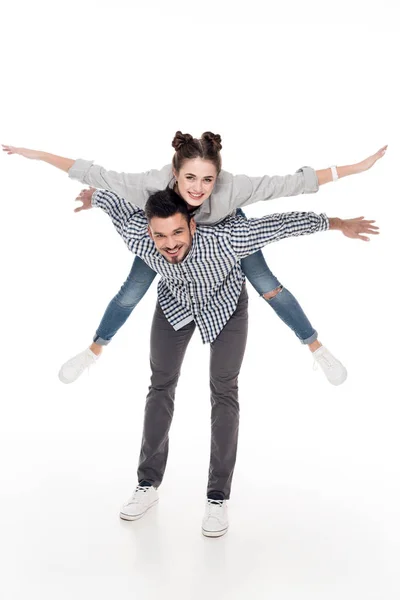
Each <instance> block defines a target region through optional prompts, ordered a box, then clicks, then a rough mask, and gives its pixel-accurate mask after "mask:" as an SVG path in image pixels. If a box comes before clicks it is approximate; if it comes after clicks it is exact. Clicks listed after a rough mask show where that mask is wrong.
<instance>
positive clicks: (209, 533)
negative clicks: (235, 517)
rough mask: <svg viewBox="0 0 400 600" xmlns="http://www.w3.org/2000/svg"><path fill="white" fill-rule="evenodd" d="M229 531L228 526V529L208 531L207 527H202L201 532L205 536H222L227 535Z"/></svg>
mask: <svg viewBox="0 0 400 600" xmlns="http://www.w3.org/2000/svg"><path fill="white" fill-rule="evenodd" d="M227 531H228V527H227V528H226V529H221V530H220V531H207V530H206V529H203V528H202V529H201V533H202V534H203V535H204V536H205V537H213V538H214V537H222V536H223V535H225V534H226V533H227Z"/></svg>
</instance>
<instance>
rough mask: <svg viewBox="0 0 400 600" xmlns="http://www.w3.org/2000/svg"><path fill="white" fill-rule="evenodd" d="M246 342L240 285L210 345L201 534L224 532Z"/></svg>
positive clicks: (244, 293) (244, 304)
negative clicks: (206, 474)
mask: <svg viewBox="0 0 400 600" xmlns="http://www.w3.org/2000/svg"><path fill="white" fill-rule="evenodd" d="M246 340H247V291H246V288H245V286H244V285H243V289H242V293H241V295H240V298H239V302H238V305H237V308H236V311H235V312H234V314H233V315H232V317H231V318H230V319H229V321H228V323H227V324H226V325H225V327H224V329H223V330H222V331H221V333H220V334H219V336H218V337H217V339H216V340H215V342H213V343H212V344H211V357H210V358H211V359H210V387H211V407H212V408H211V457H210V471H209V477H208V488H207V502H206V511H205V514H204V518H203V523H202V532H203V535H205V536H207V537H220V536H221V535H224V534H225V533H226V532H227V531H228V526H229V522H228V512H227V506H226V500H228V498H229V497H230V491H231V483H232V477H233V471H234V468H235V462H236V450H237V442H238V433H239V402H238V376H239V372H240V367H241V365H242V360H243V356H244V351H245V348H246Z"/></svg>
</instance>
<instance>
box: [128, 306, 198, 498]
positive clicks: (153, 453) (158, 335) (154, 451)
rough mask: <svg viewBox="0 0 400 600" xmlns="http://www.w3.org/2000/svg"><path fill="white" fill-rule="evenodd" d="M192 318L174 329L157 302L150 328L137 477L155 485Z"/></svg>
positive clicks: (163, 462)
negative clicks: (148, 378) (148, 377)
mask: <svg viewBox="0 0 400 600" xmlns="http://www.w3.org/2000/svg"><path fill="white" fill-rule="evenodd" d="M194 329H195V324H194V322H193V321H192V322H191V323H189V324H188V325H185V327H183V328H182V329H179V330H178V331H175V330H174V328H173V327H172V326H171V325H170V324H169V322H168V321H167V319H166V318H165V316H164V313H163V311H162V310H161V307H160V305H159V303H157V306H156V310H155V313H154V318H153V324H152V328H151V341H150V366H151V385H150V388H149V393H148V395H147V399H146V407H145V414H144V427H143V439H142V447H141V452H140V459H139V467H138V480H139V482H142V481H146V482H148V483H151V485H153V486H154V487H158V486H159V485H160V483H161V481H162V479H163V476H164V471H165V465H166V463H167V457H168V434H169V428H170V425H171V421H172V416H173V413H174V398H175V388H176V385H177V383H178V379H179V375H180V369H181V365H182V361H183V358H184V356H185V352H186V348H187V345H188V343H189V341H190V338H191V337H192V335H193V331H194Z"/></svg>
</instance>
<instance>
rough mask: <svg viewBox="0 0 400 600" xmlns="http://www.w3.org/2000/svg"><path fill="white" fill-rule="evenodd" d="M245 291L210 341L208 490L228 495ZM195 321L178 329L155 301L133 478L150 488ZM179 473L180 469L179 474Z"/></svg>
mask: <svg viewBox="0 0 400 600" xmlns="http://www.w3.org/2000/svg"><path fill="white" fill-rule="evenodd" d="M247 303H248V299H247V291H246V288H245V285H243V289H242V292H241V294H240V297H239V301H238V305H237V307H236V310H235V312H234V314H233V315H232V317H231V318H230V319H229V321H228V323H227V324H226V325H225V327H224V328H223V330H222V331H221V333H220V334H219V335H218V337H217V338H216V340H215V341H214V342H212V343H211V344H210V388H211V456H210V469H209V477H208V487H207V493H210V492H221V493H222V494H223V495H224V497H225V499H226V500H228V498H229V496H230V490H231V483H232V477H233V471H234V468H235V462H236V450H237V442H238V432H239V402H238V376H239V371H240V367H241V365H242V361H243V356H244V351H245V348H246V340H247V324H248V318H247ZM194 329H195V324H194V322H191V323H188V324H187V325H185V327H182V329H179V331H175V330H174V329H173V327H172V326H171V325H170V324H169V322H168V321H167V319H166V318H165V316H164V313H163V312H162V310H161V307H160V305H159V303H157V306H156V310H155V313H154V318H153V324H152V329H151V341H150V366H151V385H150V387H149V393H148V395H147V399H146V407H145V415H144V428H143V439H142V447H141V452H140V459H139V467H138V479H139V481H143V480H146V481H148V482H150V483H152V485H154V486H155V487H158V486H159V485H160V483H161V482H162V479H163V476H164V471H165V467H166V464H167V458H168V434H169V429H170V426H171V422H172V416H173V413H174V398H175V389H176V385H177V383H178V379H179V375H180V369H181V365H182V362H183V358H184V356H185V352H186V348H187V346H188V343H189V341H190V338H191V337H192V335H193V331H194ZM182 477H183V478H184V474H182Z"/></svg>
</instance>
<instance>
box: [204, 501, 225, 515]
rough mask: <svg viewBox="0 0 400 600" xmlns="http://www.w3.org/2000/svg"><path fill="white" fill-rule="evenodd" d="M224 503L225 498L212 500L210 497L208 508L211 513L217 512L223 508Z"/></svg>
mask: <svg viewBox="0 0 400 600" xmlns="http://www.w3.org/2000/svg"><path fill="white" fill-rule="evenodd" d="M223 505H224V500H212V499H211V498H209V499H208V500H207V508H208V514H210V513H211V512H217V511H218V510H219V509H220V508H222V507H223Z"/></svg>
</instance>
